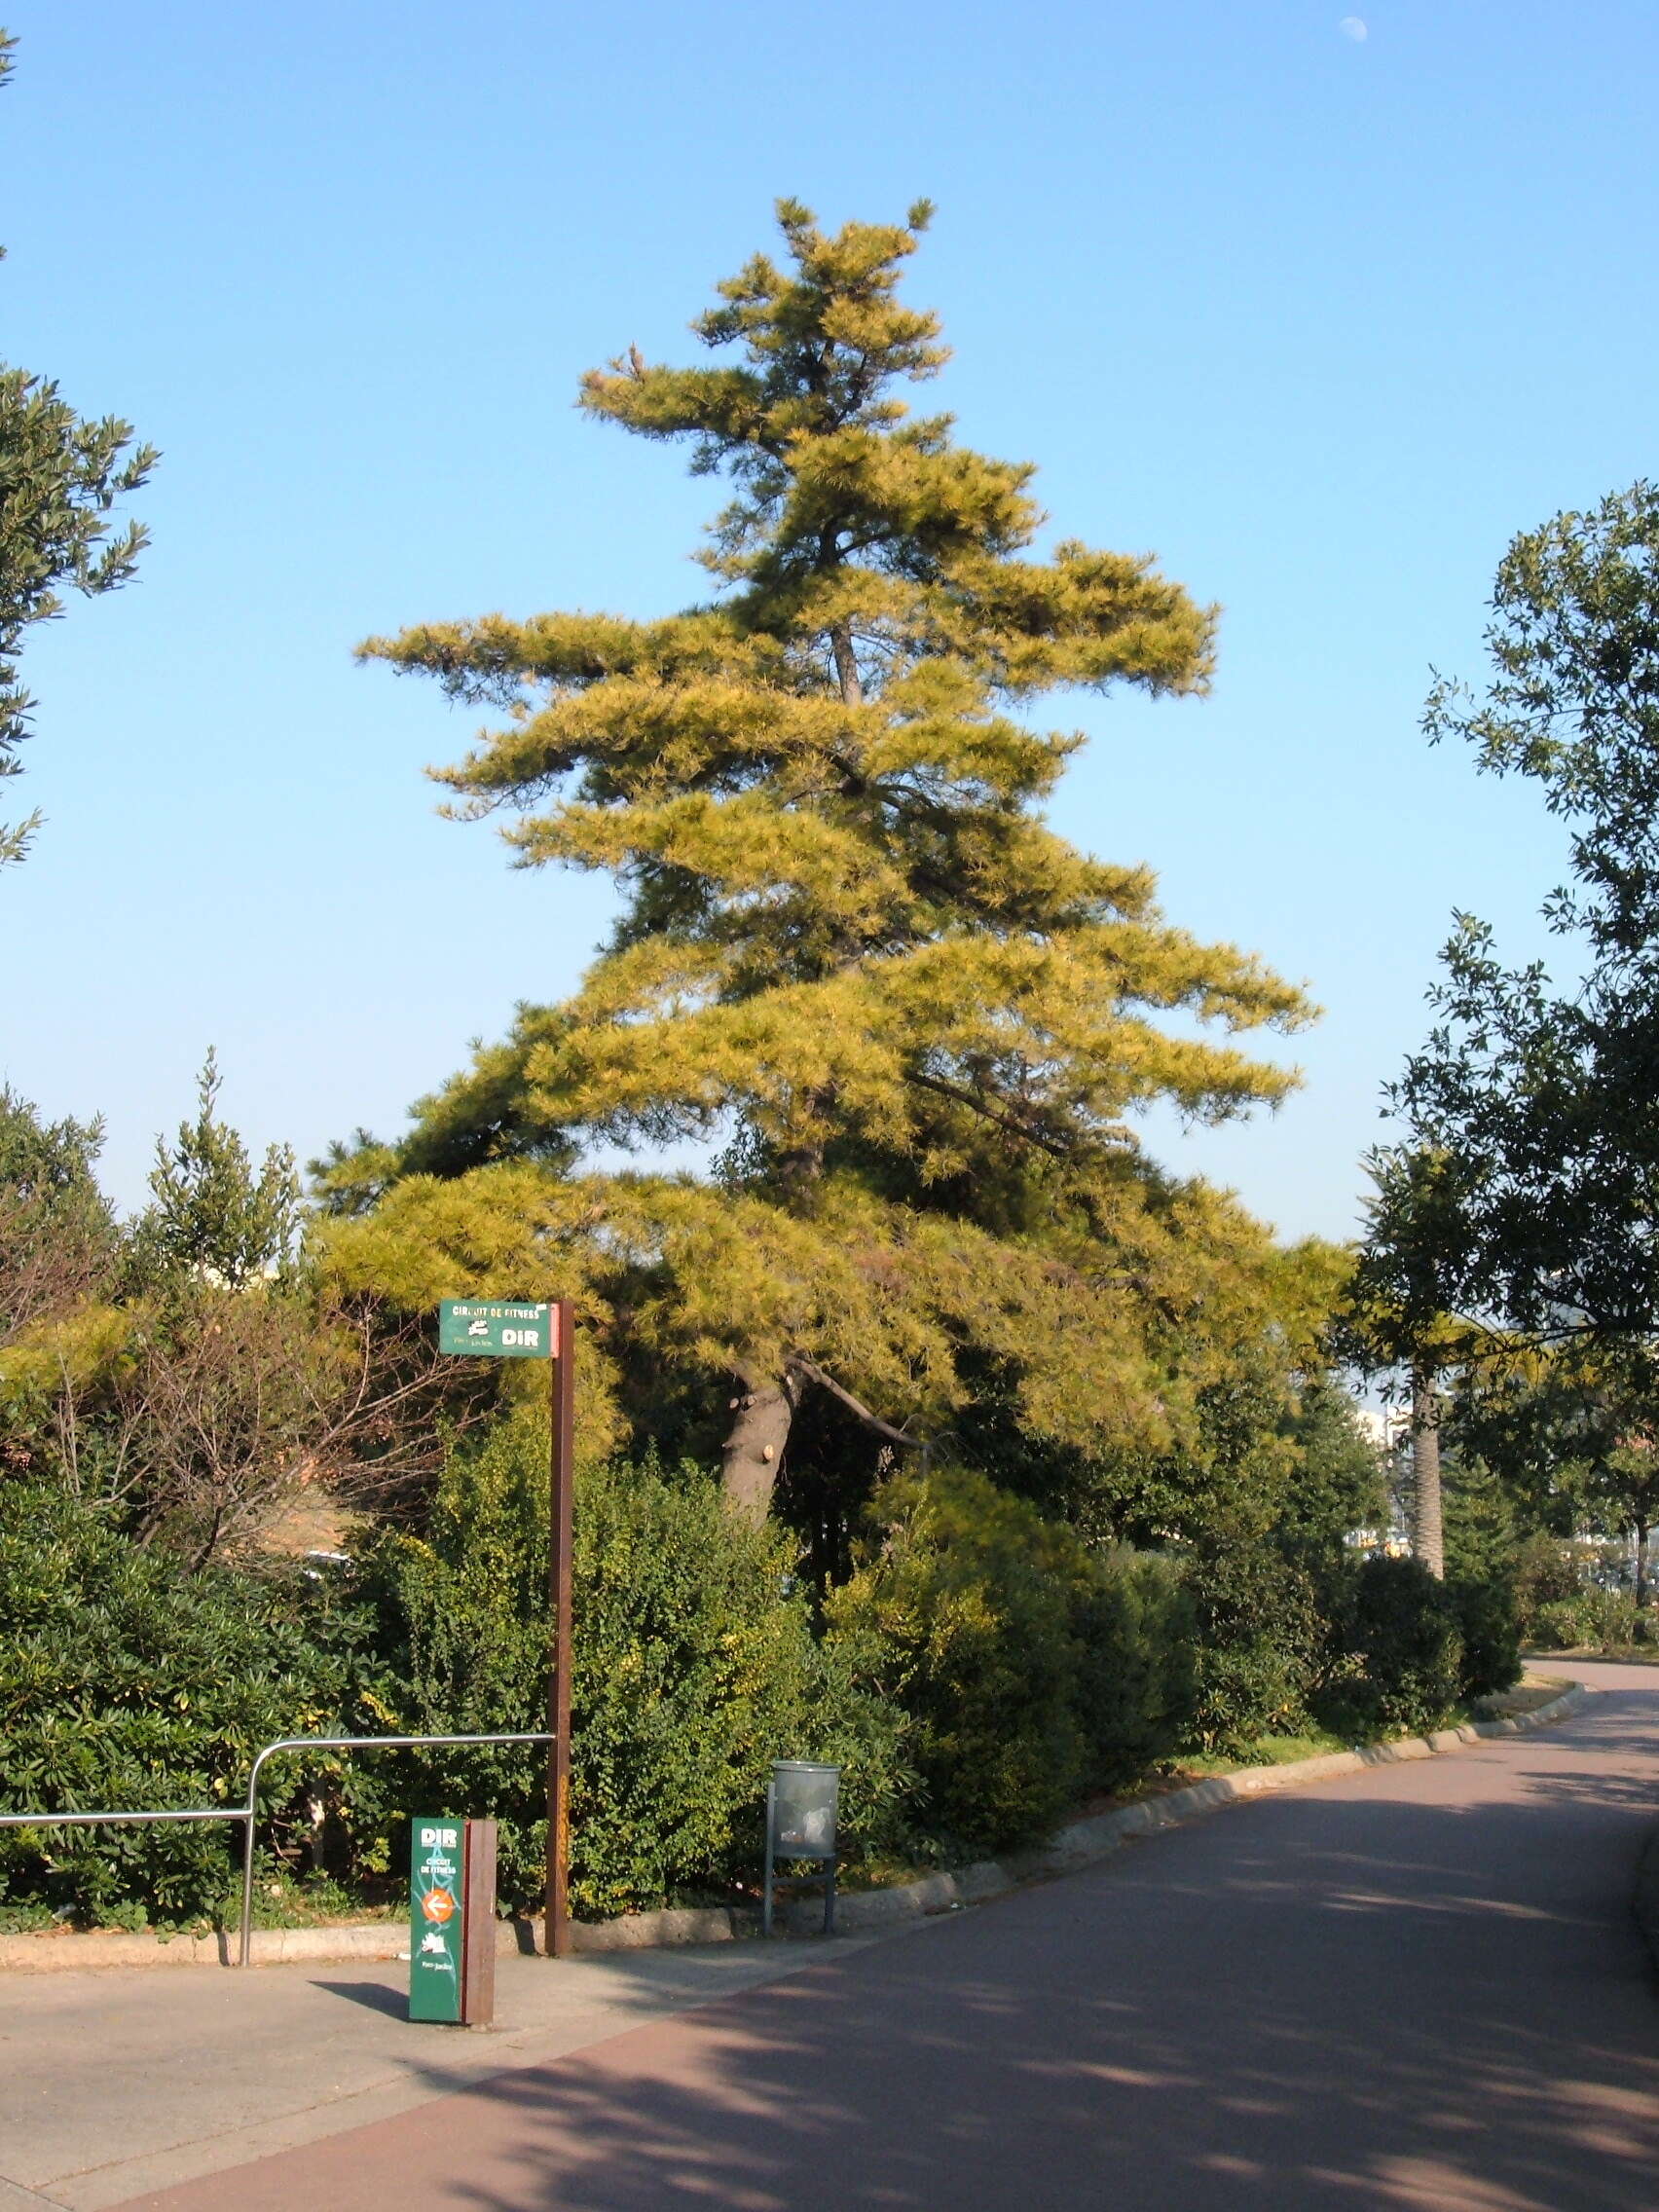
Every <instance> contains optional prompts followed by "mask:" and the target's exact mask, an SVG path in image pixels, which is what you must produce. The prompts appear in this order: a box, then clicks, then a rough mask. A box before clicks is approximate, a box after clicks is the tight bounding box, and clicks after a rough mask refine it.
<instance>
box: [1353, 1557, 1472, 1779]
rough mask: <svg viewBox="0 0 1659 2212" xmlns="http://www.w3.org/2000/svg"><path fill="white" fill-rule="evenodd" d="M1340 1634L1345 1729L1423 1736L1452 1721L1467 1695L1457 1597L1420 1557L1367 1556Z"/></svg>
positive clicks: (1359, 1732)
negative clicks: (1343, 1656)
mask: <svg viewBox="0 0 1659 2212" xmlns="http://www.w3.org/2000/svg"><path fill="white" fill-rule="evenodd" d="M1340 1632H1341V1636H1342V1641H1343V1646H1344V1651H1345V1654H1346V1658H1347V1659H1348V1661H1349V1668H1348V1670H1347V1671H1346V1674H1345V1677H1344V1678H1343V1679H1342V1681H1341V1683H1340V1685H1339V1687H1338V1689H1337V1691H1336V1692H1335V1694H1334V1695H1333V1698H1332V1700H1331V1710H1332V1714H1333V1717H1339V1718H1341V1719H1342V1720H1343V1721H1345V1722H1346V1727H1345V1730H1344V1732H1345V1733H1351V1734H1353V1735H1354V1736H1355V1737H1356V1738H1358V1737H1365V1736H1386V1735H1420V1734H1421V1733H1422V1732H1423V1731H1424V1730H1426V1729H1430V1728H1440V1727H1443V1726H1444V1725H1445V1724H1446V1722H1447V1721H1448V1720H1450V1719H1451V1718H1452V1715H1453V1713H1454V1711H1455V1709H1456V1705H1457V1702H1458V1699H1459V1697H1460V1696H1461V1695H1462V1693H1463V1634H1462V1630H1461V1628H1460V1626H1459V1623H1458V1606H1457V1601H1456V1597H1455V1596H1454V1594H1453V1593H1452V1591H1450V1590H1449V1589H1448V1588H1447V1586H1446V1584H1445V1583H1443V1582H1439V1581H1437V1580H1436V1579H1435V1577H1434V1576H1433V1575H1432V1574H1430V1573H1429V1571H1428V1569H1427V1568H1426V1567H1424V1566H1423V1565H1422V1563H1421V1562H1420V1561H1419V1560H1415V1559H1368V1560H1366V1561H1365V1562H1364V1564H1363V1565H1362V1566H1360V1567H1358V1568H1357V1569H1355V1570H1354V1571H1353V1572H1352V1573H1351V1575H1350V1576H1349V1577H1348V1580H1347V1586H1346V1591H1345V1592H1344V1594H1343V1601H1342V1618H1341V1621H1340ZM1494 1686H1495V1685H1494Z"/></svg>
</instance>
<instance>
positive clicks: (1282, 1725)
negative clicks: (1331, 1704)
mask: <svg viewBox="0 0 1659 2212" xmlns="http://www.w3.org/2000/svg"><path fill="white" fill-rule="evenodd" d="M1190 1576H1191V1584H1192V1590H1193V1597H1194V1602H1195V1608H1196V1626H1197V1636H1198V1643H1197V1648H1196V1651H1195V1667H1196V1672H1197V1683H1196V1694H1195V1701H1194V1709H1193V1722H1192V1729H1193V1736H1194V1738H1195V1740H1196V1741H1197V1742H1198V1744H1200V1745H1202V1747H1203V1748H1204V1750H1206V1751H1219V1752H1222V1753H1224V1754H1225V1755H1228V1756H1234V1757H1236V1756H1247V1755H1248V1753H1249V1751H1250V1748H1251V1746H1252V1745H1254V1744H1255V1743H1257V1742H1259V1741H1260V1739H1261V1738H1262V1737H1263V1736H1268V1735H1295V1734H1297V1733H1298V1732H1299V1731H1301V1730H1302V1729H1304V1728H1306V1727H1307V1725H1308V1717H1309V1698H1310V1697H1311V1695H1312V1694H1313V1692H1314V1690H1315V1688H1316V1687H1317V1686H1318V1684H1319V1682H1320V1681H1321V1679H1322V1677H1323V1674H1324V1669H1325V1666H1326V1660H1327V1647H1328V1644H1329V1641H1330V1636H1329V1628H1328V1625H1327V1623H1326V1620H1325V1618H1324V1616H1323V1614H1322V1613H1321V1611H1320V1607H1319V1603H1318V1598H1317V1595H1316V1593H1315V1590H1314V1585H1313V1581H1312V1578H1311V1577H1310V1576H1309V1573H1308V1572H1307V1570H1306V1569H1305V1568H1304V1567H1302V1566H1300V1565H1299V1564H1298V1563H1296V1562H1294V1561H1291V1560H1289V1559H1286V1558H1285V1557H1284V1555H1283V1554H1282V1553H1281V1552H1280V1551H1278V1550H1277V1549H1276V1548H1275V1547H1274V1546H1273V1545H1272V1544H1271V1543H1268V1542H1264V1541H1253V1540H1250V1539H1248V1538H1240V1540H1239V1541H1237V1542H1236V1543H1232V1544H1220V1543H1218V1544H1216V1545H1214V1546H1211V1547H1206V1548H1205V1549H1204V1550H1202V1551H1201V1552H1199V1553H1198V1555H1197V1556H1196V1557H1195V1558H1194V1560H1193V1562H1192V1565H1191V1567H1190Z"/></svg>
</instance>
